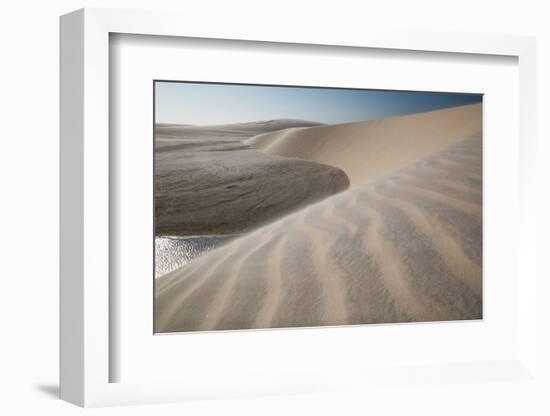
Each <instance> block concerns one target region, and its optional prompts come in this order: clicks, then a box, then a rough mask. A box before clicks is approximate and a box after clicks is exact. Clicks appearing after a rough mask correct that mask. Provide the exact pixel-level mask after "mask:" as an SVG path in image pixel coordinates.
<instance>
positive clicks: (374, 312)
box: [155, 135, 482, 332]
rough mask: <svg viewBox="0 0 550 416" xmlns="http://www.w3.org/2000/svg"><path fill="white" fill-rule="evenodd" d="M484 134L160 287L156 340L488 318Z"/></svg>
mask: <svg viewBox="0 0 550 416" xmlns="http://www.w3.org/2000/svg"><path fill="white" fill-rule="evenodd" d="M481 155H482V149H481V136H480V135H479V136H475V137H472V138H470V139H468V140H464V141H461V142H458V143H456V144H453V145H450V146H448V147H447V148H445V149H444V150H442V151H439V152H437V153H435V154H432V155H431V156H428V157H425V158H423V159H420V160H417V161H416V162H414V163H413V164H410V165H408V166H406V167H404V168H402V169H400V170H398V171H394V172H393V173H391V174H390V175H386V176H383V177H377V178H374V179H373V180H371V181H369V182H368V183H366V184H364V185H360V186H357V187H354V188H351V189H349V190H347V191H345V192H342V193H340V194H337V195H334V196H331V197H329V198H327V199H325V200H323V201H321V202H318V203H316V204H313V205H311V206H309V207H306V208H303V209H301V210H299V211H297V212H295V213H293V214H290V215H287V216H285V217H284V218H282V219H280V220H278V221H275V222H273V223H271V224H269V225H266V226H264V227H262V228H259V229H257V230H256V231H254V232H252V233H250V234H247V235H246V236H243V237H241V238H239V239H237V240H234V241H232V242H230V243H228V244H227V245H225V246H223V247H220V248H218V249H215V250H213V251H211V252H209V253H208V254H206V255H204V256H203V257H200V258H198V259H195V260H194V261H192V262H191V263H190V264H188V265H186V266H184V267H182V268H180V269H178V270H176V271H174V272H172V273H170V274H168V275H166V276H163V277H161V278H159V279H157V281H156V302H155V307H156V311H155V312H156V313H155V316H156V322H155V324H156V331H157V332H184V331H199V330H232V329H250V328H283V327H308V326H320V325H344V324H372V323H389V322H411V321H445V320H464V319H480V318H482V272H481V270H482V222H481V220H482V189H481V174H482V169H481V168H482V161H481Z"/></svg>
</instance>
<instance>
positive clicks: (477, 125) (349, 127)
mask: <svg viewBox="0 0 550 416" xmlns="http://www.w3.org/2000/svg"><path fill="white" fill-rule="evenodd" d="M481 119H482V112H481V104H472V105H466V106H462V107H454V108H449V109H444V110H438V111H432V112H427V113H420V114H411V115H407V116H400V117H390V118H385V119H380V120H372V121H366V122H360V123H346V124H336V125H330V126H319V127H310V128H289V129H284V130H280V131H276V132H272V133H266V134H260V135H258V136H255V137H252V138H251V139H249V140H248V144H249V145H250V146H252V147H256V148H258V149H261V150H262V151H263V152H265V153H267V154H269V155H274V156H286V157H294V158H298V159H305V160H311V161H315V162H319V163H323V164H326V165H331V166H334V167H337V168H340V169H342V170H343V171H344V172H346V173H347V175H348V177H349V178H350V182H351V186H356V185H360V184H364V183H366V182H368V181H369V180H370V179H372V178H374V177H376V176H380V175H384V174H386V173H389V172H391V171H393V170H395V169H398V168H400V167H403V166H405V165H407V164H408V163H410V162H411V161H414V160H416V159H419V158H421V157H424V156H427V155H429V154H431V153H434V152H436V151H438V150H441V149H443V148H445V147H446V146H448V145H450V144H453V143H456V142H458V141H460V140H464V139H465V138H469V137H472V136H473V135H476V134H479V133H480V132H481V122H482V120H481Z"/></svg>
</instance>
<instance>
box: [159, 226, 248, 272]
mask: <svg viewBox="0 0 550 416" xmlns="http://www.w3.org/2000/svg"><path fill="white" fill-rule="evenodd" d="M236 237H237V236H236V235H223V236H212V235H207V236H204V235H203V236H186V237H175V236H164V237H156V238H155V278H157V277H160V276H162V275H164V274H166V273H169V272H171V271H172V270H175V269H177V268H178V267H181V266H185V265H186V264H187V263H189V262H190V261H191V260H193V259H194V258H196V257H198V256H200V255H202V254H204V253H207V252H208V251H210V250H213V249H214V248H217V247H219V246H221V245H222V244H224V243H227V242H228V241H231V240H233V239H234V238H236Z"/></svg>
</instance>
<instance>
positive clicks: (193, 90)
mask: <svg viewBox="0 0 550 416" xmlns="http://www.w3.org/2000/svg"><path fill="white" fill-rule="evenodd" d="M481 97H482V96H481V95H480V94H451V93H433V92H410V91H381V90H354V89H340V88H303V87H302V88H301V87H279V86H273V87H272V86H259V85H239V84H202V83H184V82H165V81H162V82H159V81H157V82H155V110H156V111H155V112H156V114H155V120H156V122H157V123H178V124H193V125H216V124H230V123H241V122H250V121H261V120H271V119H281V118H293V119H300V120H309V121H317V122H321V123H327V124H334V123H346V122H353V121H366V120H373V119H377V118H383V117H390V116H396V115H403V114H411V113H419V112H424V111H431V110H436V109H440V108H448V107H455V106H459V105H465V104H472V103H478V102H481Z"/></svg>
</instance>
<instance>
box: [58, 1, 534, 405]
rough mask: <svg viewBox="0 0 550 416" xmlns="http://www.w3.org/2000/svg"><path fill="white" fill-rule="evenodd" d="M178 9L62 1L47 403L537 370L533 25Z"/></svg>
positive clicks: (513, 375) (340, 386)
mask: <svg viewBox="0 0 550 416" xmlns="http://www.w3.org/2000/svg"><path fill="white" fill-rule="evenodd" d="M181 21H182V20H181V16H174V15H169V14H163V13H158V14H157V13H142V12H122V11H112V10H96V9H92V10H90V9H85V10H80V11H76V12H74V13H71V14H69V15H66V16H63V17H62V19H61V81H62V86H61V113H62V119H61V209H62V221H61V244H62V247H61V249H62V259H61V396H62V398H64V399H65V400H68V401H70V402H72V403H75V404H78V405H81V406H105V405H114V404H137V403H155V402H164V401H185V400H192V399H196V398H224V397H252V396H256V395H271V394H287V393H291V394H295V393H305V392H325V391H334V390H339V391H342V390H350V389H351V390H353V389H361V388H365V386H368V388H369V391H383V390H384V389H385V387H384V386H388V384H389V385H391V386H393V387H392V388H395V389H399V388H406V386H410V385H411V383H420V384H422V385H424V386H426V387H425V388H426V389H428V390H429V389H430V388H433V383H434V381H436V383H442V384H445V383H454V382H456V381H457V380H460V381H461V382H467V383H470V384H471V385H474V386H478V385H481V384H482V383H481V382H482V381H484V382H495V383H497V382H507V383H511V384H510V385H515V384H514V383H520V382H525V381H526V380H530V381H529V382H530V383H537V382H538V381H537V379H536V377H535V376H534V374H535V371H536V362H535V360H534V357H535V355H534V351H535V348H536V325H535V323H534V322H536V320H535V317H536V304H535V303H534V302H533V299H534V293H535V292H534V291H535V282H536V272H535V270H534V261H533V256H534V252H535V239H534V229H535V225H534V217H533V216H532V211H533V210H534V208H533V199H532V179H533V178H532V176H533V170H532V169H533V160H534V153H533V150H532V149H533V148H532V146H533V140H534V130H533V122H532V117H534V114H535V112H534V105H535V104H534V91H535V81H534V77H533V76H532V74H533V71H534V46H533V44H534V42H533V40H532V39H531V38H523V37H515V36H504V35H502V36H500V35H499V36H492V35H481V34H452V33H438V34H433V33H422V32H418V33H412V32H411V33H406V34H405V33H397V32H396V33H385V32H380V31H377V30H374V29H372V30H369V31H364V30H362V31H361V32H349V33H348V32H345V31H344V32H342V33H341V34H339V35H336V34H332V35H327V34H326V33H325V32H324V31H323V30H322V28H318V29H317V30H315V29H312V31H311V32H309V33H308V35H307V36H306V37H304V36H305V35H303V33H302V32H301V31H299V30H298V29H296V30H293V29H289V30H285V31H284V32H283V31H281V30H277V28H275V27H272V26H269V25H261V26H258V25H257V23H254V22H251V23H250V26H246V24H245V25H244V26H242V27H243V31H244V32H242V33H239V34H236V33H234V32H232V30H231V27H230V26H228V25H227V24H226V25H223V24H221V25H214V26H208V25H204V24H202V23H201V22H200V21H197V22H191V21H188V19H185V21H186V22H187V23H186V24H185V25H182V24H181ZM243 33H246V35H243ZM518 149H519V153H518ZM510 184H514V185H513V186H512V185H510ZM515 184H519V186H515ZM504 224H505V225H506V227H508V229H509V235H510V236H514V238H502V235H501V230H502V227H503V226H504ZM399 386H400V387H399ZM430 386H431V387H430Z"/></svg>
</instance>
